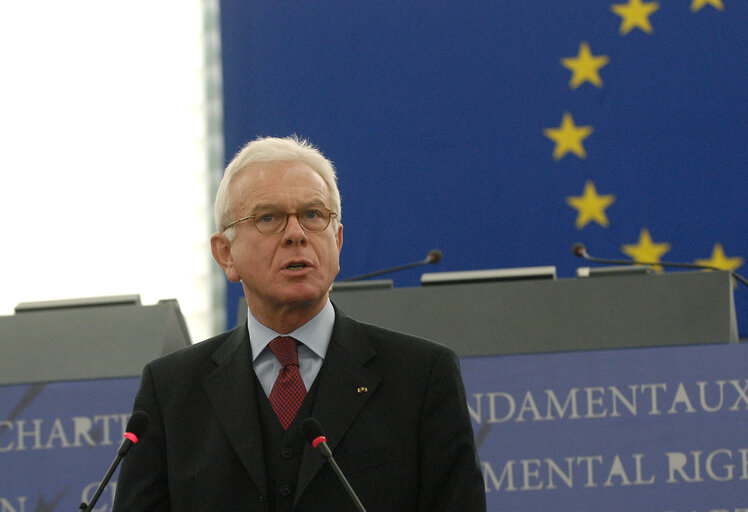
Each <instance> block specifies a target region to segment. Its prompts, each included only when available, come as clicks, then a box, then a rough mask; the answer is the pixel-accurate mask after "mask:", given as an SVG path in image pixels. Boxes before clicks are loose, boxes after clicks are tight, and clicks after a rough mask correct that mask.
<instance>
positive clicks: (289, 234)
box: [283, 213, 307, 245]
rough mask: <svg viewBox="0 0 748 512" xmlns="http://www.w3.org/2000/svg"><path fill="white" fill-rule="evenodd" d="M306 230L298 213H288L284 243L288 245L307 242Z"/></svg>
mask: <svg viewBox="0 0 748 512" xmlns="http://www.w3.org/2000/svg"><path fill="white" fill-rule="evenodd" d="M306 239H307V236H306V231H304V228H302V227H301V223H299V215H298V214H297V213H289V214H288V223H287V224H286V229H285V230H284V231H283V243H285V244H286V245H296V244H304V243H306Z"/></svg>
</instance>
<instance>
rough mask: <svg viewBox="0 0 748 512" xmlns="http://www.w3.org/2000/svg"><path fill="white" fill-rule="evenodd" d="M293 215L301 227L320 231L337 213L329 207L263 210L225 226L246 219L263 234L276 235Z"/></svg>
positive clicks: (309, 230)
mask: <svg viewBox="0 0 748 512" xmlns="http://www.w3.org/2000/svg"><path fill="white" fill-rule="evenodd" d="M291 215H295V216H296V219H298V221H299V225H300V226H301V229H303V230H304V231H307V232H309V233H319V232H320V231H324V230H325V229H327V226H329V225H330V220H331V219H332V218H333V217H336V216H337V214H336V213H335V212H332V211H330V210H328V209H327V208H308V209H306V210H301V211H299V212H279V211H273V210H267V211H265V210H261V211H259V212H257V213H255V214H253V215H249V216H247V217H242V218H241V219H239V220H235V221H234V222H231V223H229V224H226V225H225V226H224V227H223V230H224V231H226V230H227V229H229V228H230V227H232V226H234V225H236V224H239V223H240V222H244V221H245V220H251V221H252V223H253V224H254V225H255V228H257V231H259V232H260V233H262V234H263V235H274V234H276V233H281V232H282V231H283V230H285V229H286V226H287V225H288V218H289V217H290V216H291Z"/></svg>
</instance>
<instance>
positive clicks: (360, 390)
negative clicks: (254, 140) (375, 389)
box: [356, 387, 369, 395]
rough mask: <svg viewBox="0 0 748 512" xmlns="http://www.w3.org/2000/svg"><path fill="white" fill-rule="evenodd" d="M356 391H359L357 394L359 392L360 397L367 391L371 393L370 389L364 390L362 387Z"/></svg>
mask: <svg viewBox="0 0 748 512" xmlns="http://www.w3.org/2000/svg"><path fill="white" fill-rule="evenodd" d="M356 391H357V392H358V394H359V395H360V394H361V393H366V392H367V391H369V388H363V387H362V388H358V389H356Z"/></svg>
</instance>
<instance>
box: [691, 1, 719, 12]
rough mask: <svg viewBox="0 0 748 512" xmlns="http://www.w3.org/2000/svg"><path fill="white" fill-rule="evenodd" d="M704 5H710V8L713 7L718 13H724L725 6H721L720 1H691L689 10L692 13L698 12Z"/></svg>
mask: <svg viewBox="0 0 748 512" xmlns="http://www.w3.org/2000/svg"><path fill="white" fill-rule="evenodd" d="M706 4H709V5H711V6H712V7H714V8H715V9H717V10H719V11H724V10H725V6H724V5H722V0H693V1H692V2H691V10H692V11H693V12H698V11H700V10H701V8H702V7H704V6H705V5H706Z"/></svg>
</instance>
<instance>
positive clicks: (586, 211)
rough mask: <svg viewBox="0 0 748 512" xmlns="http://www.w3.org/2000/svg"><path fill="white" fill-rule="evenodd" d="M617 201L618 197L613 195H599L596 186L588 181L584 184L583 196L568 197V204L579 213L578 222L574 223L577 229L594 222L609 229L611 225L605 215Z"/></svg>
mask: <svg viewBox="0 0 748 512" xmlns="http://www.w3.org/2000/svg"><path fill="white" fill-rule="evenodd" d="M615 200H616V196H614V195H612V194H606V195H603V196H599V195H597V189H596V188H595V184H594V183H592V182H591V181H588V182H587V183H585V184H584V194H583V195H582V196H571V197H567V198H566V203H567V204H568V205H569V206H571V207H572V208H576V209H577V211H578V212H579V214H578V215H577V221H576V222H575V223H574V226H575V227H576V228H577V229H582V228H583V227H585V226H586V225H587V224H589V223H590V221H593V220H594V221H595V222H597V223H598V224H600V225H601V226H602V227H604V228H607V227H608V225H609V224H610V223H609V222H608V217H607V216H606V215H605V209H606V208H607V207H608V206H610V205H611V204H613V202H614V201H615Z"/></svg>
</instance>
